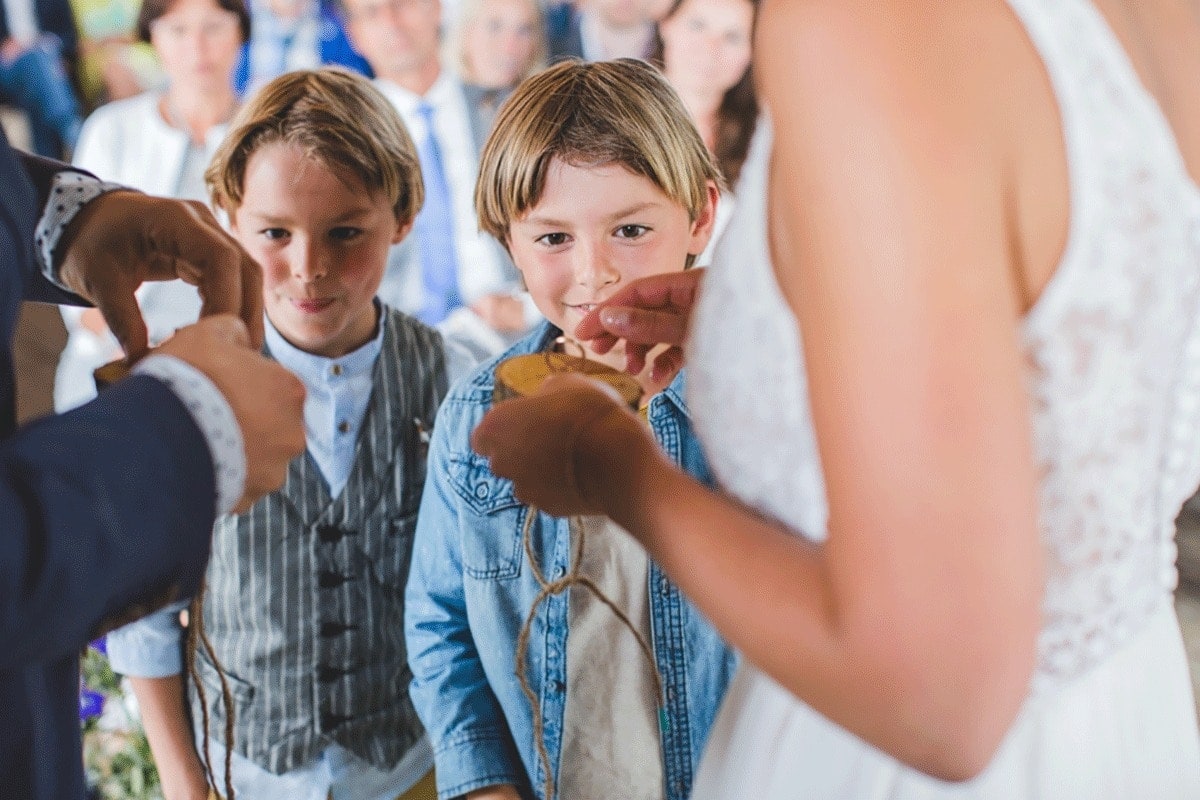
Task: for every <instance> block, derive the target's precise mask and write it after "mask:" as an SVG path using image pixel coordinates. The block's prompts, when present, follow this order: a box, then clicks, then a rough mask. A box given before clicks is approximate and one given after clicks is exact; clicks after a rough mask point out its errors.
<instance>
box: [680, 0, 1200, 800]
mask: <svg viewBox="0 0 1200 800" xmlns="http://www.w3.org/2000/svg"><path fill="white" fill-rule="evenodd" d="M1010 4H1011V5H1012V7H1013V8H1014V10H1015V11H1016V12H1017V14H1018V16H1019V17H1020V18H1021V19H1022V21H1023V22H1024V24H1025V26H1026V28H1027V29H1028V31H1029V34H1030V36H1031V39H1032V41H1033V42H1034V43H1035V45H1036V47H1037V48H1038V50H1039V52H1040V53H1041V56H1042V58H1043V60H1044V61H1045V63H1046V66H1047V69H1048V71H1049V73H1050V76H1051V79H1052V82H1053V84H1054V88H1055V92H1056V94H1057V97H1058V101H1059V104H1060V107H1061V111H1062V116H1063V120H1064V128H1065V136H1066V146H1067V153H1068V161H1069V166H1070V181H1071V186H1070V191H1071V202H1072V218H1071V221H1070V234H1069V241H1068V246H1067V249H1066V252H1065V254H1064V256H1063V260H1062V262H1061V264H1060V265H1059V267H1058V270H1057V273H1056V274H1055V277H1054V278H1053V280H1052V281H1051V283H1050V285H1049V287H1048V288H1047V289H1046V291H1045V293H1044V295H1043V296H1042V297H1041V298H1040V300H1039V302H1038V303H1037V305H1036V306H1035V308H1034V309H1033V311H1032V312H1031V313H1030V314H1029V316H1028V317H1027V318H1026V320H1025V321H1024V324H1023V328H1022V333H1023V341H1024V349H1025V356H1026V364H1027V370H1026V375H1027V382H1028V388H1029V391H1030V393H1031V396H1032V398H1033V401H1034V409H1035V410H1034V434H1035V439H1036V455H1037V458H1038V461H1039V467H1040V470H1041V473H1042V474H1043V476H1044V477H1043V480H1042V483H1041V487H1040V524H1041V535H1042V541H1043V543H1044V548H1045V558H1046V565H1047V576H1048V578H1047V585H1046V594H1045V601H1044V610H1045V617H1044V623H1043V628H1042V631H1041V635H1040V639H1039V644H1038V663H1037V668H1036V674H1035V676H1034V679H1033V682H1032V685H1031V687H1030V692H1029V697H1028V699H1027V701H1026V703H1025V705H1024V707H1023V709H1022V711H1021V713H1020V714H1019V716H1018V718H1017V721H1016V723H1015V724H1014V726H1013V729H1012V730H1011V731H1010V733H1009V735H1008V736H1007V738H1006V740H1005V741H1004V743H1003V745H1002V746H1001V749H1000V751H999V753H998V754H997V756H996V758H995V760H994V761H993V763H992V764H991V765H990V766H989V768H988V769H987V770H986V771H985V772H984V774H983V775H981V776H980V777H979V778H978V779H976V780H974V781H971V782H969V783H965V784H958V785H953V784H947V783H942V782H940V781H936V780H933V779H931V778H928V777H927V776H924V775H922V774H920V773H918V772H916V771H914V770H912V769H910V768H908V767H906V766H904V765H901V764H899V763H897V762H896V761H895V760H893V759H892V758H890V757H889V756H887V755H884V754H883V753H881V752H880V751H878V750H876V749H875V748H873V747H871V746H870V745H868V744H866V743H864V742H862V741H861V740H859V739H857V738H856V737H854V736H852V735H851V734H849V733H847V732H845V731H844V730H842V729H841V728H839V727H838V726H836V725H834V724H833V723H831V722H829V721H828V720H826V719H825V718H824V717H822V716H821V715H819V714H818V713H816V712H815V711H813V710H811V709H810V708H808V707H807V706H805V705H804V704H803V703H802V702H800V701H799V700H797V699H795V698H794V697H793V696H792V695H790V694H789V693H787V692H786V691H784V690H783V689H782V688H780V687H779V686H778V685H777V684H775V683H774V682H773V681H772V680H771V679H769V678H767V677H766V676H764V675H763V674H762V673H760V672H758V671H757V670H756V669H755V668H754V667H752V666H749V665H747V666H745V667H743V668H742V669H741V671H740V672H739V673H738V675H737V676H736V678H735V680H734V682H733V685H732V687H731V689H730V692H729V695H728V697H727V699H726V701H725V704H724V706H723V708H722V710H721V713H720V715H719V717H718V720H717V723H716V726H715V728H714V730H713V732H712V734H711V738H710V742H709V745H708V748H707V751H706V753H705V756H704V759H703V762H702V765H701V768H700V773H699V775H698V777H697V783H696V786H697V788H696V791H695V795H694V797H695V798H697V800H735V798H753V800H783V799H784V798H787V799H788V800H791V799H792V798H814V799H817V800H837V799H839V798H846V800H870V798H905V799H906V800H907V798H996V799H997V800H1022V799H1025V798H1037V799H1044V800H1075V799H1078V800H1083V799H1084V798H1086V800H1096V799H1097V798H1113V799H1114V800H1117V799H1119V800H1129V799H1131V798H1148V799H1149V798H1154V799H1155V800H1157V799H1158V798H1200V742H1198V737H1197V728H1196V716H1195V707H1194V704H1193V697H1192V690H1191V684H1190V682H1189V678H1188V668H1187V661H1186V658H1185V655H1184V652H1183V647H1182V643H1181V640H1180V635H1179V626H1178V622H1177V620H1176V618H1175V613H1174V608H1173V604H1172V602H1171V595H1172V591H1173V589H1174V587H1175V580H1176V571H1175V555H1176V551H1175V544H1174V524H1173V521H1174V518H1175V516H1176V514H1177V512H1178V511H1179V508H1180V506H1181V505H1182V503H1183V501H1184V500H1185V499H1186V498H1187V497H1188V495H1189V494H1190V493H1191V492H1192V491H1193V490H1194V489H1195V488H1196V486H1197V484H1200V328H1198V322H1197V317H1198V312H1200V190H1198V189H1197V187H1196V185H1195V184H1194V183H1193V182H1192V181H1191V180H1190V178H1189V177H1188V175H1187V172H1186V169H1185V167H1184V164H1183V161H1182V159H1181V157H1180V154H1179V151H1178V149H1177V147H1176V144H1175V141H1174V139H1173V138H1172V135H1171V132H1170V129H1169V127H1168V126H1167V124H1166V121H1165V119H1164V118H1163V116H1162V115H1161V113H1160V111H1159V109H1158V106H1157V105H1156V104H1155V103H1154V101H1153V98H1152V97H1151V96H1150V95H1149V94H1148V93H1147V92H1146V91H1145V89H1144V88H1143V86H1142V85H1141V84H1140V83H1139V81H1138V78H1137V75H1136V73H1135V72H1134V71H1133V69H1132V66H1131V65H1130V63H1129V61H1128V59H1127V57H1126V54H1125V53H1124V51H1123V50H1122V49H1121V48H1120V46H1119V45H1118V43H1117V40H1116V38H1115V36H1114V35H1113V33H1112V31H1111V30H1110V29H1109V28H1108V26H1107V24H1106V22H1105V20H1104V19H1103V17H1102V16H1101V15H1100V14H1099V13H1098V12H1097V11H1096V9H1095V8H1094V7H1092V6H1091V5H1090V4H1089V3H1088V2H1087V1H1086V0H1010ZM770 143H771V132H770V129H769V126H766V125H764V126H762V130H761V131H760V133H759V135H758V137H757V140H756V142H755V144H754V147H753V149H752V152H751V155H750V157H749V159H748V161H747V163H746V166H745V168H744V170H743V178H742V183H741V185H740V186H739V191H738V198H739V208H738V211H737V215H736V216H735V218H734V220H733V222H732V224H731V226H730V228H729V231H728V232H727V234H726V236H725V239H724V241H723V242H722V244H721V247H720V249H719V250H718V252H717V255H716V259H715V266H714V267H713V268H712V270H711V271H710V274H709V277H708V281H707V284H706V285H705V287H704V293H703V296H702V299H701V301H700V304H699V307H698V309H697V315H696V319H695V324H694V326H693V328H694V333H693V340H692V342H691V344H690V352H689V367H688V368H689V372H690V375H689V403H690V405H691V407H692V409H693V411H694V413H695V416H696V420H697V428H698V430H699V433H700V435H701V437H702V439H703V440H704V443H705V445H706V448H707V451H708V453H709V455H710V458H711V461H712V463H713V467H714V469H715V471H716V473H717V475H718V477H719V479H720V480H721V482H722V485H723V486H724V488H725V489H726V490H727V491H729V492H730V493H731V494H733V495H735V496H737V497H738V498H739V499H741V500H742V501H743V502H745V503H747V504H749V505H751V506H753V507H755V508H758V509H760V510H761V511H763V512H764V513H766V514H768V515H770V516H773V517H775V518H776V519H779V520H780V521H782V522H783V523H785V524H786V525H788V526H789V527H790V528H792V529H794V530H796V531H798V532H801V533H802V534H803V535H806V536H809V537H811V538H813V539H821V538H823V537H824V535H825V530H826V516H827V507H826V499H825V492H824V485H823V479H822V475H821V471H820V465H819V462H818V457H817V450H816V446H815V443H814V437H813V431H812V425H811V422H810V419H809V409H808V400H807V390H806V387H805V377H804V372H803V367H802V356H801V348H800V342H799V339H798V333H797V329H796V323H795V318H794V316H793V315H792V313H791V311H790V309H789V308H788V307H787V305H786V304H785V302H784V299H783V298H782V296H781V294H780V292H779V288H778V285H777V283H776V282H775V279H774V273H773V271H772V268H771V264H770V261H769V255H768V251H767V247H766V230H765V225H766V223H765V220H766V208H765V197H766V184H767V162H768V158H767V155H768V152H769V150H770ZM768 342H769V343H771V345H772V346H771V347H770V348H766V347H754V346H750V347H747V346H746V345H747V343H752V344H755V343H757V344H762V343H768ZM781 365H782V369H781ZM765 375H770V376H771V378H772V379H771V380H769V381H764V380H763V379H762V378H763V376H765ZM881 712H886V710H885V709H881Z"/></svg>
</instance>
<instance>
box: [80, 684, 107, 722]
mask: <svg viewBox="0 0 1200 800" xmlns="http://www.w3.org/2000/svg"><path fill="white" fill-rule="evenodd" d="M103 711H104V695H102V694H100V693H99V692H93V691H92V690H91V689H84V690H83V691H81V692H80V693H79V719H80V720H81V721H86V720H89V719H91V718H92V717H98V716H100V714H101V712H103Z"/></svg>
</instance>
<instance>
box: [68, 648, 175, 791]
mask: <svg viewBox="0 0 1200 800" xmlns="http://www.w3.org/2000/svg"><path fill="white" fill-rule="evenodd" d="M80 684H81V686H80V691H79V720H80V723H81V724H82V726H83V765H84V770H85V774H86V777H87V783H88V789H89V791H90V792H91V793H92V796H93V797H94V798H96V800H162V788H161V787H160V786H159V782H158V772H157V771H156V770H155V768H154V758H153V757H152V756H151V755H150V744H149V743H148V742H147V741H146V734H145V732H144V731H143V730H142V724H141V721H140V718H139V716H138V713H137V700H136V698H135V697H134V695H133V691H132V690H131V689H130V688H129V683H128V681H126V680H123V679H122V678H120V677H119V676H118V675H117V674H116V673H115V672H113V671H112V667H111V666H110V665H109V663H108V656H107V655H106V653H105V650H104V640H103V639H100V640H97V641H95V642H93V643H92V644H91V646H89V647H88V648H87V650H86V651H85V652H84V654H83V658H82V661H81V663H80Z"/></svg>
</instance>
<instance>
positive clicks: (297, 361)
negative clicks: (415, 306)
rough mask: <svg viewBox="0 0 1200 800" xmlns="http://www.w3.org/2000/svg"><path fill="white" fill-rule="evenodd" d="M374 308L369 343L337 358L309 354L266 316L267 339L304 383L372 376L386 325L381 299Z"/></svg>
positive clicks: (311, 384) (275, 354)
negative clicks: (372, 328)
mask: <svg viewBox="0 0 1200 800" xmlns="http://www.w3.org/2000/svg"><path fill="white" fill-rule="evenodd" d="M375 311H376V314H377V316H378V322H377V323H376V330H375V336H374V337H372V338H371V340H370V341H369V342H367V343H366V344H364V345H363V346H362V347H359V348H358V349H357V350H352V351H351V352H349V353H347V354H346V355H344V356H340V357H338V358H326V357H325V356H319V355H316V354H314V353H308V352H305V351H304V350H301V349H300V348H298V347H296V346H295V345H294V344H292V343H291V342H289V341H288V340H287V339H285V338H283V335H282V334H281V333H279V331H278V330H276V328H275V326H274V325H273V324H272V323H271V319H270V318H269V317H265V315H264V318H265V324H264V328H265V340H266V345H267V349H268V350H269V351H270V353H271V357H272V358H274V359H275V360H276V361H278V362H279V364H280V365H282V366H283V367H285V368H286V369H287V370H288V371H289V372H291V373H293V374H294V375H295V376H296V377H298V378H299V379H300V380H301V381H302V382H303V383H304V385H305V386H308V387H325V386H329V385H331V384H340V383H344V382H345V381H348V380H351V379H353V378H361V377H363V376H366V377H370V376H371V373H372V370H374V368H375V361H376V360H377V359H378V357H379V353H380V351H381V350H382V349H383V332H384V328H385V327H386V326H385V324H384V317H386V314H384V313H383V311H382V309H381V308H380V304H379V301H378V300H376V301H375Z"/></svg>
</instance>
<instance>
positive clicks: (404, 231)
mask: <svg viewBox="0 0 1200 800" xmlns="http://www.w3.org/2000/svg"><path fill="white" fill-rule="evenodd" d="M412 229H413V220H411V219H410V220H409V221H408V222H400V221H399V220H397V221H396V232H395V233H394V234H392V244H400V243H401V242H402V241H404V237H405V236H408V234H409V232H410V231H411V230H412Z"/></svg>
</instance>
